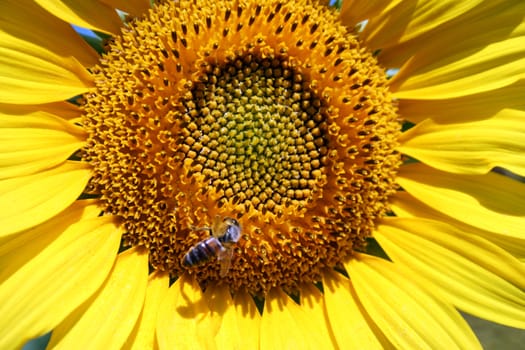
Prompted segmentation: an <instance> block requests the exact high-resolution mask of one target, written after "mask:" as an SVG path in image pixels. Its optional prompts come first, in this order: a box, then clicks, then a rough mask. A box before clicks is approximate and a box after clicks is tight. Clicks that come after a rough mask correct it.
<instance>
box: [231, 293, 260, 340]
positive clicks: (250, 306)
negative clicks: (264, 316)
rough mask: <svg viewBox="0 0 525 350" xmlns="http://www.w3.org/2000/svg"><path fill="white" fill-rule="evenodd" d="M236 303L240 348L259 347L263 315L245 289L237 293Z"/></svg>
mask: <svg viewBox="0 0 525 350" xmlns="http://www.w3.org/2000/svg"><path fill="white" fill-rule="evenodd" d="M233 300H234V302H233V303H234V305H235V311H236V312H237V320H238V321H237V325H238V327H239V333H240V334H245V335H246V336H243V337H241V339H240V347H239V349H258V348H259V335H260V334H259V331H260V329H261V328H260V327H261V315H260V314H259V310H257V306H256V305H255V302H254V301H253V299H252V297H251V295H249V294H248V293H247V292H244V291H238V292H236V293H235V298H234V299H233Z"/></svg>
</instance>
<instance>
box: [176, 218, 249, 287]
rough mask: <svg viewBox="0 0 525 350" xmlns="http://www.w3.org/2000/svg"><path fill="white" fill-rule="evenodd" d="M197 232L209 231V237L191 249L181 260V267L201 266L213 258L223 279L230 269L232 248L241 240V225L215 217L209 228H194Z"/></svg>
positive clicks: (235, 221) (228, 219) (234, 221)
mask: <svg viewBox="0 0 525 350" xmlns="http://www.w3.org/2000/svg"><path fill="white" fill-rule="evenodd" d="M193 229H194V230H197V231H209V232H210V235H211V237H209V238H206V239H204V240H202V241H200V242H199V243H197V244H196V245H195V246H193V248H191V249H190V250H189V251H188V252H187V253H186V255H184V257H183V258H182V266H184V267H192V266H197V265H201V264H203V263H205V262H207V261H209V260H211V259H213V258H217V260H218V261H219V263H220V276H221V277H224V276H225V275H226V274H227V273H228V270H229V269H230V263H231V259H232V256H233V246H234V245H235V243H237V242H238V241H239V239H240V238H241V225H240V224H239V222H238V221H237V220H235V219H232V218H230V217H225V218H224V219H221V217H220V216H216V217H215V219H214V221H213V225H212V226H211V227H208V226H205V227H196V228H193Z"/></svg>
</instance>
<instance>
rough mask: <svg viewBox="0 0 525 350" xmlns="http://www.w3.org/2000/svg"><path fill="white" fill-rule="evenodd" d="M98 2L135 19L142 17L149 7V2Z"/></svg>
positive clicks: (110, 0)
mask: <svg viewBox="0 0 525 350" xmlns="http://www.w3.org/2000/svg"><path fill="white" fill-rule="evenodd" d="M100 2H102V3H104V4H107V5H109V6H111V7H112V8H115V9H119V10H122V11H124V12H126V13H129V14H130V15H132V16H136V17H138V16H142V15H144V14H145V13H146V12H147V11H148V9H149V8H150V7H151V6H150V2H149V0H100Z"/></svg>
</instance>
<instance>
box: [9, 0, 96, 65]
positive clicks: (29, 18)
mask: <svg viewBox="0 0 525 350" xmlns="http://www.w3.org/2000/svg"><path fill="white" fill-rule="evenodd" d="M0 19H1V22H2V32H0V38H1V40H0V42H1V43H2V46H6V47H10V48H12V49H16V48H19V49H20V50H21V51H24V52H28V53H32V52H33V53H34V52H35V51H34V48H38V50H37V51H36V52H38V53H41V54H45V55H49V54H52V53H54V55H52V56H51V57H54V58H57V57H61V58H65V57H68V56H72V57H75V58H76V59H77V60H78V61H79V62H80V63H82V65H83V66H85V67H91V66H93V65H95V64H96V63H97V62H98V57H99V56H98V54H97V52H96V51H95V50H94V49H93V48H92V47H91V46H89V45H88V44H87V43H86V42H85V41H84V40H82V38H81V37H80V36H79V35H78V34H77V33H76V32H75V30H74V29H73V28H72V27H71V26H70V25H69V24H68V23H64V22H63V21H61V20H59V19H57V18H56V17H55V16H53V15H52V14H50V13H48V12H47V11H45V10H44V9H42V8H41V7H40V6H38V5H37V4H35V3H34V2H33V1H27V0H20V1H16V0H4V1H1V2H0ZM57 38H60V40H57ZM33 46H34V48H33ZM43 57H46V56H43ZM57 63H59V62H57Z"/></svg>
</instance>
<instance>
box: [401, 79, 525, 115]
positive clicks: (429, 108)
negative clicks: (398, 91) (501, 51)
mask: <svg viewBox="0 0 525 350" xmlns="http://www.w3.org/2000/svg"><path fill="white" fill-rule="evenodd" d="M523 91H525V80H520V81H518V82H516V83H514V84H511V85H508V86H505V87H503V88H500V89H496V90H491V91H488V92H482V93H479V94H474V95H467V96H461V97H456V98H449V99H445V100H408V99H403V100H400V101H399V113H400V115H402V116H403V118H405V119H407V120H409V121H411V122H413V123H419V122H421V121H423V120H425V119H433V120H434V121H435V122H437V123H460V122H473V121H476V120H483V119H487V118H490V117H492V116H494V115H495V114H497V113H498V112H499V111H501V110H502V109H504V108H510V109H520V110H523V109H525V99H524V98H523Z"/></svg>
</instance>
